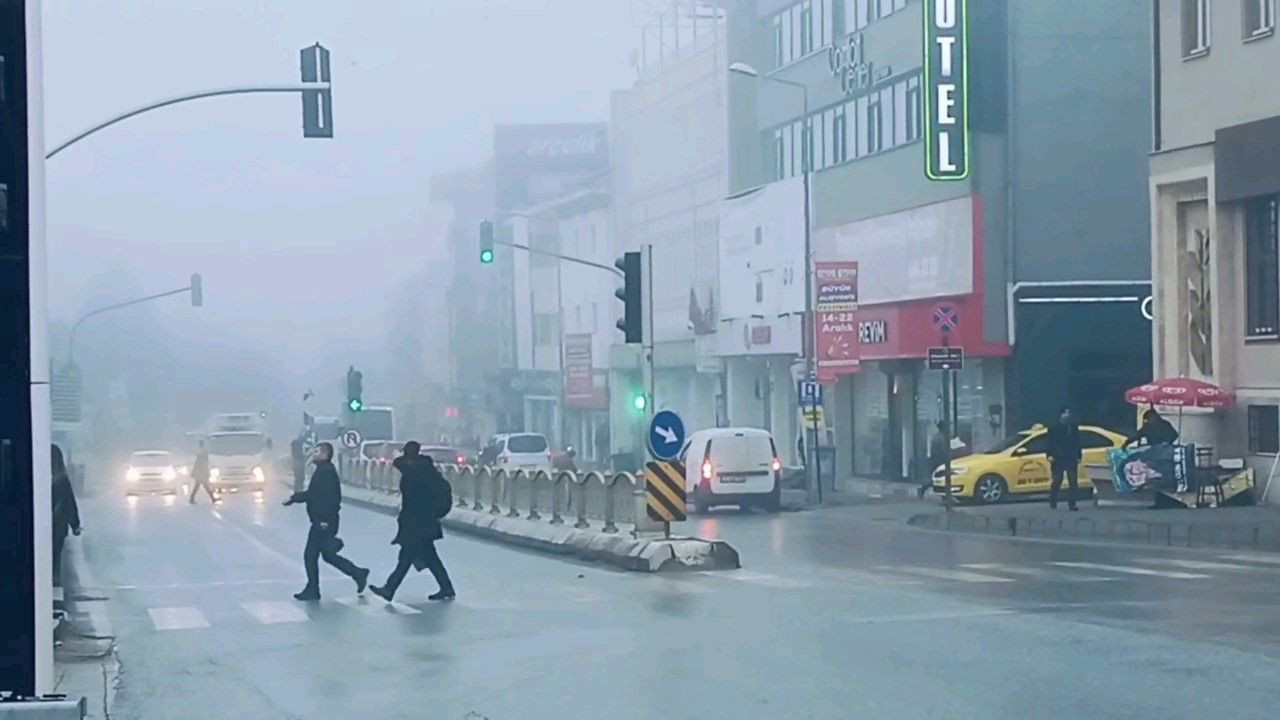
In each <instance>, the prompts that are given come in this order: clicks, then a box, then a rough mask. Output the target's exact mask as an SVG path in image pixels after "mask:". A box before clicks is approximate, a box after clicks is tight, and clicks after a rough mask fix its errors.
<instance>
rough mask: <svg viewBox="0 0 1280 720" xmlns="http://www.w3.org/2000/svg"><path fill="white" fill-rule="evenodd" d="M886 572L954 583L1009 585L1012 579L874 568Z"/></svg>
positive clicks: (939, 570)
mask: <svg viewBox="0 0 1280 720" xmlns="http://www.w3.org/2000/svg"><path fill="white" fill-rule="evenodd" d="M876 569H877V570H884V571H886V572H894V573H907V574H909V575H920V576H923V577H927V578H933V579H934V580H954V581H956V582H966V583H1011V582H1014V579H1013V578H1007V577H1000V576H999V575H984V574H982V573H976V572H967V571H965V570H947V569H944V568H926V567H890V566H887V565H882V566H879V567H877V568H876Z"/></svg>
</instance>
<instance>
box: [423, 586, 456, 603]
mask: <svg viewBox="0 0 1280 720" xmlns="http://www.w3.org/2000/svg"><path fill="white" fill-rule="evenodd" d="M456 597H458V594H457V593H455V592H454V591H453V588H448V589H442V590H440V591H439V592H436V593H432V594H430V595H428V596H427V599H428V600H452V599H454V598H456Z"/></svg>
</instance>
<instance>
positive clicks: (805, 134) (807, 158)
mask: <svg viewBox="0 0 1280 720" xmlns="http://www.w3.org/2000/svg"><path fill="white" fill-rule="evenodd" d="M800 138H801V148H802V149H803V157H802V158H801V162H802V163H803V164H802V167H801V168H800V171H801V172H804V171H805V170H812V169H813V118H812V117H807V118H805V119H804V124H803V126H802V127H801V130H800Z"/></svg>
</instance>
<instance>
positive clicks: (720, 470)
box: [680, 428, 782, 514]
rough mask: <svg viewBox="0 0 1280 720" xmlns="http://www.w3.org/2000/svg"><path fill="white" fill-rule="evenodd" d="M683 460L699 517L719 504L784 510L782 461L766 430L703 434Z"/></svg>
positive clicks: (697, 436) (717, 430) (686, 447)
mask: <svg viewBox="0 0 1280 720" xmlns="http://www.w3.org/2000/svg"><path fill="white" fill-rule="evenodd" d="M680 461H681V462H682V463H683V464H684V468H685V470H684V471H685V492H686V493H687V494H688V498H689V500H690V502H691V503H692V504H693V505H694V507H696V508H697V510H698V512H699V513H700V514H703V513H706V512H708V511H709V510H710V509H711V508H713V507H715V506H716V505H737V506H739V507H742V508H744V509H745V508H748V507H752V506H755V507H760V508H764V509H765V510H767V511H769V512H777V511H778V509H779V500H780V493H781V487H782V485H781V482H780V480H781V475H782V460H781V459H780V458H779V457H778V448H777V446H776V445H774V442H773V436H772V435H770V434H769V431H767V430H759V429H756V428H714V429H711V430H699V431H698V432H695V433H694V434H693V435H691V436H690V437H689V440H688V441H687V442H686V443H685V445H684V448H683V449H682V450H681V451H680Z"/></svg>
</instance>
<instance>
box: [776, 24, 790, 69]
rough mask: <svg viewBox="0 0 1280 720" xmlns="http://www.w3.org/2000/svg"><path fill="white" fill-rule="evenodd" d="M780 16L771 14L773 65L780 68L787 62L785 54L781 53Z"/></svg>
mask: <svg viewBox="0 0 1280 720" xmlns="http://www.w3.org/2000/svg"><path fill="white" fill-rule="evenodd" d="M782 37H783V35H782V16H781V15H774V16H773V66H774V67H776V68H780V67H782V66H783V65H785V64H786V62H787V56H786V55H785V54H783V51H782V47H783V42H782Z"/></svg>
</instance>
